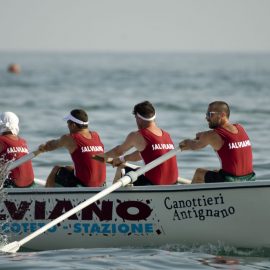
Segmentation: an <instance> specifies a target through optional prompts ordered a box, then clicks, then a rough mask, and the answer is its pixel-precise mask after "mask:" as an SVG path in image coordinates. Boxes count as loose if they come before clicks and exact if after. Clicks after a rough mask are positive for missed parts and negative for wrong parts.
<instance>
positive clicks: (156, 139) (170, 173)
mask: <svg viewBox="0 0 270 270" xmlns="http://www.w3.org/2000/svg"><path fill="white" fill-rule="evenodd" d="M139 132H140V134H141V135H142V136H143V137H144V139H145V141H146V143H147V145H146V147H145V149H144V150H143V151H142V152H141V156H142V158H143V160H144V163H145V164H148V163H150V162H151V161H153V160H154V159H156V158H158V157H160V156H162V155H164V154H166V153H167V152H169V151H170V150H172V149H174V145H173V142H172V139H171V137H170V135H169V134H168V133H167V132H165V131H164V130H162V136H157V135H155V134H153V133H152V132H150V131H149V130H148V129H146V128H145V129H141V130H139ZM145 176H146V177H147V179H148V180H150V181H151V183H152V184H153V185H172V184H175V183H176V181H177V178H178V167H177V160H176V157H175V156H174V157H172V158H170V159H169V160H167V161H165V162H163V163H161V164H160V165H158V166H156V167H155V168H153V169H152V170H150V171H148V172H146V173H145Z"/></svg>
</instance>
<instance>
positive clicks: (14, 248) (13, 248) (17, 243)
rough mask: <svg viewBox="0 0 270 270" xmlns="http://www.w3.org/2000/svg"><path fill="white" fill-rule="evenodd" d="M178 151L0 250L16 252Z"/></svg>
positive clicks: (130, 173)
mask: <svg viewBox="0 0 270 270" xmlns="http://www.w3.org/2000/svg"><path fill="white" fill-rule="evenodd" d="M178 151H180V148H179V147H178V148H176V149H174V150H171V151H169V152H167V153H166V154H165V155H163V156H160V157H159V158H157V159H155V160H153V161H152V162H150V163H148V164H147V165H145V166H143V167H141V168H140V169H138V170H137V171H131V172H129V173H128V174H127V175H125V176H124V177H122V178H120V179H119V180H118V181H117V182H116V183H114V184H113V185H111V186H110V187H108V188H105V189H103V190H102V191H100V192H99V193H97V194H96V195H94V196H93V197H91V198H89V199H87V200H86V201H84V202H82V203H80V204H78V205H77V206H76V207H74V208H72V209H71V210H69V211H68V212H66V213H64V214H63V215H61V216H59V217H58V218H56V219H54V220H53V221H51V222H49V223H48V224H46V225H44V226H43V227H41V228H39V229H38V230H37V231H35V232H33V233H31V234H29V235H28V236H26V237H25V238H23V239H21V240H20V241H15V242H12V243H9V244H7V245H5V246H3V247H1V248H0V251H2V252H10V253H15V252H17V251H18V250H19V248H20V247H21V246H22V245H24V244H25V243H27V242H29V241H30V240H32V239H33V238H35V237H37V236H39V235H40V234H42V233H44V232H45V231H47V230H48V229H50V228H51V227H53V226H54V225H56V224H58V223H60V222H61V221H63V220H65V219H67V218H68V217H70V216H72V215H74V214H75V213H77V212H78V211H80V210H82V209H83V208H85V207H87V206H88V205H90V204H92V203H94V202H96V201H97V200H100V199H102V198H103V197H105V196H106V195H108V194H110V193H112V192H113V191H115V190H116V189H118V188H120V187H123V186H126V185H128V184H129V183H131V182H135V181H136V180H137V178H138V177H139V176H140V175H142V174H144V173H145V172H147V171H149V170H151V169H153V168H154V167H156V166H158V165H159V164H161V163H163V162H164V161H166V160H168V159H170V158H172V157H173V156H175V155H176V154H177V152H178Z"/></svg>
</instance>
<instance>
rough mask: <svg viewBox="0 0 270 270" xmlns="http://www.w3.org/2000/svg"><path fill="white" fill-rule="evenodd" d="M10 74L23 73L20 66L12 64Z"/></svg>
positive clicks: (9, 69)
mask: <svg viewBox="0 0 270 270" xmlns="http://www.w3.org/2000/svg"><path fill="white" fill-rule="evenodd" d="M8 72H10V73H16V74H19V73H21V67H20V65H18V64H11V65H9V67H8Z"/></svg>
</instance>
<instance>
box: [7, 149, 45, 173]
mask: <svg viewBox="0 0 270 270" xmlns="http://www.w3.org/2000/svg"><path fill="white" fill-rule="evenodd" d="M39 153H40V152H39V151H33V152H31V153H29V154H27V155H25V156H23V157H21V158H19V159H17V160H15V161H13V162H11V163H9V164H8V166H7V169H6V170H7V171H11V170H13V169H15V168H17V167H19V166H20V165H22V164H23V163H25V162H27V161H29V160H31V159H33V158H34V157H35V156H37V155H38V154H39Z"/></svg>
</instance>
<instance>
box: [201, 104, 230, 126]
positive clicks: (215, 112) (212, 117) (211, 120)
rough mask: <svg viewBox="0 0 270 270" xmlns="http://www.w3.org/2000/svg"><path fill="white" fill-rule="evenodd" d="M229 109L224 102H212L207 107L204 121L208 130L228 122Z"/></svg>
mask: <svg viewBox="0 0 270 270" xmlns="http://www.w3.org/2000/svg"><path fill="white" fill-rule="evenodd" d="M229 117H230V107H229V105H228V104H227V103H226V102H224V101H214V102H211V103H210V104H209V105H208V109H207V112H206V120H207V121H208V125H209V128H212V129H214V128H217V127H220V126H222V125H224V124H225V123H227V122H228V121H229Z"/></svg>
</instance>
